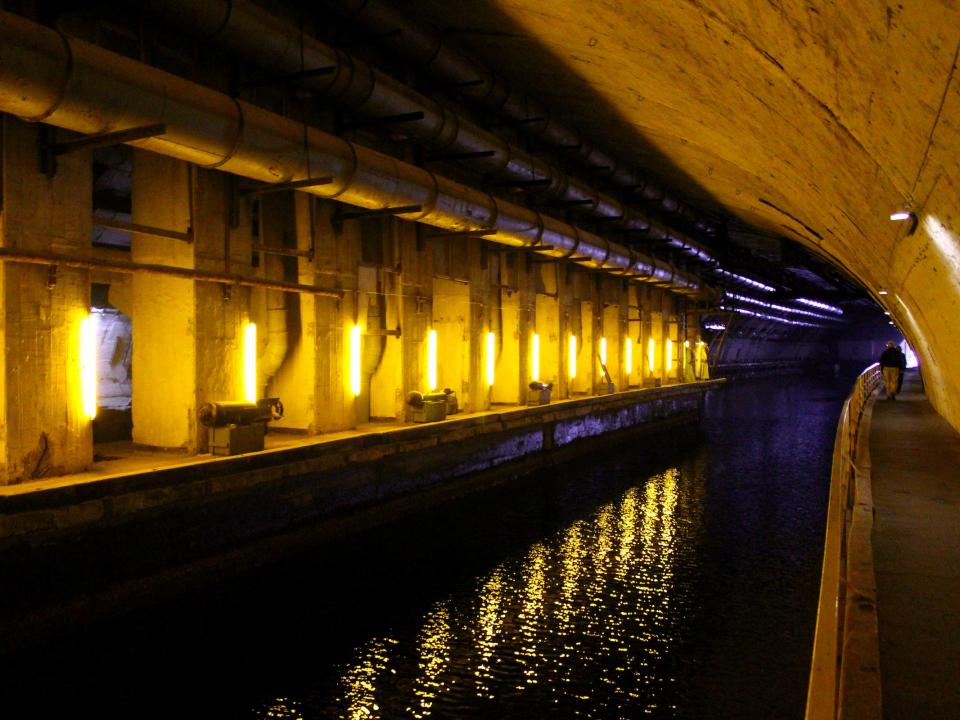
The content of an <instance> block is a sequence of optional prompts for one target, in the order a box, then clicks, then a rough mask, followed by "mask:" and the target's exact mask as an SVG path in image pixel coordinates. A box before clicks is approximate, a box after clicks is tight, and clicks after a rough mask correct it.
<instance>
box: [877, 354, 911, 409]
mask: <svg viewBox="0 0 960 720" xmlns="http://www.w3.org/2000/svg"><path fill="white" fill-rule="evenodd" d="M906 367H907V358H906V356H905V355H904V354H903V353H902V352H900V348H898V347H897V346H896V343H894V342H893V340H888V341H887V347H886V349H885V350H884V351H883V352H882V353H880V372H882V373H883V384H884V387H885V388H886V391H887V399H888V400H896V399H897V391H898V390H899V383H900V375H901V373H902V372H903V371H904V370H905V369H906Z"/></svg>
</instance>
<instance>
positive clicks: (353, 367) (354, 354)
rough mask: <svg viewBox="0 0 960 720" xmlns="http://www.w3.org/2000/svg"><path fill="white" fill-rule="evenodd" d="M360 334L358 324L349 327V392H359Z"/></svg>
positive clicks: (357, 393) (356, 393)
mask: <svg viewBox="0 0 960 720" xmlns="http://www.w3.org/2000/svg"><path fill="white" fill-rule="evenodd" d="M361 344H362V335H361V330H360V326H359V325H354V326H353V327H352V328H350V394H351V395H353V396H354V397H357V396H358V395H359V394H360V352H361Z"/></svg>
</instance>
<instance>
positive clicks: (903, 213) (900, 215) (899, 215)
mask: <svg viewBox="0 0 960 720" xmlns="http://www.w3.org/2000/svg"><path fill="white" fill-rule="evenodd" d="M890 219H891V220H893V221H894V222H903V221H905V220H909V221H910V226H909V227H908V228H907V235H913V233H915V232H916V231H917V223H918V222H919V219H918V218H917V214H916V213H915V212H913V211H912V210H898V211H897V212H895V213H893V214H892V215H891V216H890Z"/></svg>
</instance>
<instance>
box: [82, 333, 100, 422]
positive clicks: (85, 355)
mask: <svg viewBox="0 0 960 720" xmlns="http://www.w3.org/2000/svg"><path fill="white" fill-rule="evenodd" d="M80 401H81V404H82V406H83V414H84V416H86V417H87V418H89V419H91V420H92V419H93V418H95V417H96V416H97V318H96V316H95V315H87V316H86V317H85V318H83V320H81V321H80Z"/></svg>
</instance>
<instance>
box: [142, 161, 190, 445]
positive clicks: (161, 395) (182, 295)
mask: <svg viewBox="0 0 960 720" xmlns="http://www.w3.org/2000/svg"><path fill="white" fill-rule="evenodd" d="M189 174H190V170H189V165H188V164H187V163H185V162H182V161H180V160H173V159H171V158H168V157H164V156H161V155H155V154H153V153H149V152H146V151H142V150H137V151H135V152H134V162H133V222H135V223H137V224H141V225H149V226H153V227H159V228H163V229H166V230H174V231H178V232H185V231H186V230H187V229H188V228H189V226H190V223H191V218H190V214H191V197H190V196H191V192H190V180H189ZM194 250H195V248H194V245H193V244H190V243H187V242H184V241H182V240H174V239H170V238H163V237H154V236H151V235H144V234H140V233H135V234H134V236H133V246H132V249H131V256H132V259H133V260H134V261H135V262H143V263H157V264H165V265H175V266H178V267H185V268H193V267H194V264H195V263H194ZM196 308H197V294H196V289H195V283H194V281H193V280H186V279H182V278H174V277H166V276H162V275H146V274H136V275H134V276H133V318H132V319H133V401H132V405H133V441H134V442H135V443H138V444H141V445H148V446H152V447H163V448H178V449H183V450H185V451H187V452H196V449H197V421H196V417H197V412H196V410H197V408H196V400H197V333H196V327H197V326H196Z"/></svg>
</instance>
